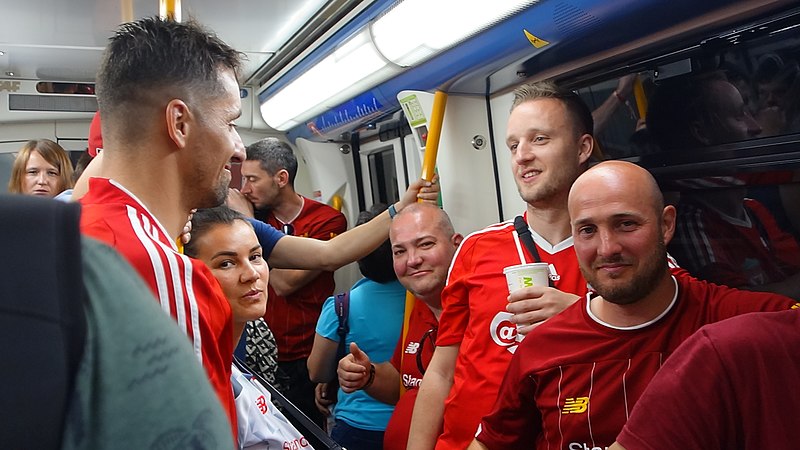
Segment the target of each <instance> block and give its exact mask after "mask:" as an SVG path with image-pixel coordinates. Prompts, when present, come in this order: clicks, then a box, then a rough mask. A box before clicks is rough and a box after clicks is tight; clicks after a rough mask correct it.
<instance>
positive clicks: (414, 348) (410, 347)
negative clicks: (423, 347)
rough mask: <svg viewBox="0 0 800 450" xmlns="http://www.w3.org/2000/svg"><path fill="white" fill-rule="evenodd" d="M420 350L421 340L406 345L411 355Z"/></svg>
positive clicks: (407, 351)
mask: <svg viewBox="0 0 800 450" xmlns="http://www.w3.org/2000/svg"><path fill="white" fill-rule="evenodd" d="M417 350H419V342H409V343H408V346H407V347H406V353H408V354H409V355H415V354H416V353H417Z"/></svg>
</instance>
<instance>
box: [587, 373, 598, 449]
mask: <svg viewBox="0 0 800 450" xmlns="http://www.w3.org/2000/svg"><path fill="white" fill-rule="evenodd" d="M596 367H597V362H593V363H592V374H591V376H590V378H589V405H588V406H587V407H586V421H587V422H589V437H590V438H591V439H592V448H594V447H596V443H595V441H594V432H592V391H593V390H594V369H595V368H596Z"/></svg>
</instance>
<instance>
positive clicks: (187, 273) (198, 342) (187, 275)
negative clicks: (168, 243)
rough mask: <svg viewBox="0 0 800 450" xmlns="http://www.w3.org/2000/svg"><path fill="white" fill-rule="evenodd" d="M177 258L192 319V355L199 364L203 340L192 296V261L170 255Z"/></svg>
mask: <svg viewBox="0 0 800 450" xmlns="http://www.w3.org/2000/svg"><path fill="white" fill-rule="evenodd" d="M172 255H175V256H178V257H179V258H181V260H182V261H183V280H184V282H185V283H186V296H187V297H188V298H189V314H190V317H191V319H192V330H195V332H194V333H192V335H193V336H194V339H193V340H192V344H193V345H194V353H195V354H196V355H197V357H198V358H200V363H202V362H203V349H202V347H203V345H202V344H203V338H202V336H200V314H199V313H198V312H197V298H196V297H195V296H194V279H193V278H192V261H191V260H190V259H189V257H188V256H185V255H181V254H180V253H177V254H176V253H172Z"/></svg>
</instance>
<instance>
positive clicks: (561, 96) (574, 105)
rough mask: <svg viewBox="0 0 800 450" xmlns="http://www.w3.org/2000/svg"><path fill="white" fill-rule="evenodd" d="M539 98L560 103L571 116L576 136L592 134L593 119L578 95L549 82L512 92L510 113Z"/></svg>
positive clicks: (524, 86)
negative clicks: (512, 99)
mask: <svg viewBox="0 0 800 450" xmlns="http://www.w3.org/2000/svg"><path fill="white" fill-rule="evenodd" d="M540 98H552V99H556V100H558V101H560V102H561V103H562V104H563V105H564V107H565V108H566V109H567V113H568V114H569V115H570V116H571V118H572V120H571V121H570V122H572V126H573V127H574V130H575V131H576V132H577V134H578V136H582V135H584V134H588V135H590V136H592V135H593V134H594V119H593V118H592V112H591V111H590V110H589V107H588V106H586V103H585V102H584V101H583V100H582V99H581V98H580V97H579V96H578V94H576V93H574V92H572V91H570V90H566V89H561V88H559V87H558V86H556V84H555V83H552V82H550V81H539V82H536V83H529V84H523V85H522V86H520V87H518V88H517V89H515V90H514V101H513V102H512V103H511V111H514V109H515V108H516V107H517V106H519V105H521V104H523V103H525V102H529V101H532V100H538V99H540Z"/></svg>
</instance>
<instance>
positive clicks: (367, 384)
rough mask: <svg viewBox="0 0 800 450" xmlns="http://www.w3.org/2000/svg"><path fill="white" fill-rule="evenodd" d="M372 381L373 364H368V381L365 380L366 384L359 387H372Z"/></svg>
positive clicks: (373, 379)
mask: <svg viewBox="0 0 800 450" xmlns="http://www.w3.org/2000/svg"><path fill="white" fill-rule="evenodd" d="M373 381H375V364H372V363H370V364H369V379H368V380H367V383H366V384H365V385H363V386H361V389H366V388H368V387H370V386H372V382H373Z"/></svg>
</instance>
